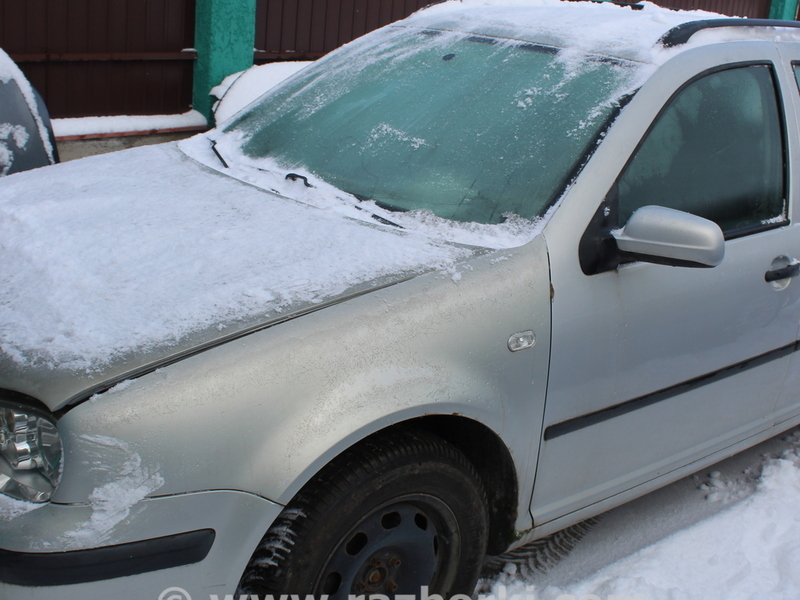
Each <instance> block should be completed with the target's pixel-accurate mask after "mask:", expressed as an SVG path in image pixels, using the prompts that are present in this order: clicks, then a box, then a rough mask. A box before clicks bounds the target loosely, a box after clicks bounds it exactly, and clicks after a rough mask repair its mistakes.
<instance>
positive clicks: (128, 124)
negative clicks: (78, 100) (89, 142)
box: [53, 110, 207, 137]
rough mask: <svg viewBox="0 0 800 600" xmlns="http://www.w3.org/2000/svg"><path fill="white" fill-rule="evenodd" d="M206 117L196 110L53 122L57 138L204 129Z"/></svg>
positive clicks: (57, 120)
mask: <svg viewBox="0 0 800 600" xmlns="http://www.w3.org/2000/svg"><path fill="white" fill-rule="evenodd" d="M206 125H207V122H206V118H205V117H204V116H203V115H202V114H200V113H199V112H198V111H196V110H190V111H188V112H185V113H182V114H180V115H118V116H113V117H74V118H68V119H53V131H54V132H55V134H56V136H58V137H70V136H82V135H96V134H103V133H132V132H141V133H149V132H153V131H160V130H164V129H184V128H192V127H205V126H206Z"/></svg>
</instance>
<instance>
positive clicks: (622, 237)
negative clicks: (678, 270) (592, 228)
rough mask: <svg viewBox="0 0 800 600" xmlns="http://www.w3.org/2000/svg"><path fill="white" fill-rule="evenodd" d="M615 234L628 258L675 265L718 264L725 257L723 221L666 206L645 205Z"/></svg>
mask: <svg viewBox="0 0 800 600" xmlns="http://www.w3.org/2000/svg"><path fill="white" fill-rule="evenodd" d="M611 235H612V236H613V237H614V240H615V241H616V243H617V248H618V249H619V250H620V252H621V253H623V254H624V258H627V257H631V258H633V259H635V260H639V261H643V262H650V263H656V264H663V265H670V266H675V267H716V266H717V265H719V264H720V263H721V262H722V259H723V258H724V257H725V238H724V236H723V234H722V230H721V229H720V228H719V225H717V224H716V223H714V222H713V221H709V220H708V219H704V218H703V217H698V216H696V215H692V214H689V213H686V212H683V211H680V210H675V209H672V208H666V207H664V206H643V207H642V208H640V209H638V210H637V211H635V212H634V213H633V214H632V215H631V217H630V219H628V222H627V223H626V225H625V227H623V228H622V229H619V230H616V231H612V232H611Z"/></svg>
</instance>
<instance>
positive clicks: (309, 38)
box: [256, 0, 433, 62]
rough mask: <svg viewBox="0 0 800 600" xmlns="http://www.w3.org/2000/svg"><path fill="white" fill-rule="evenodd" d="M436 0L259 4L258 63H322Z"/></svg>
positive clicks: (263, 0)
mask: <svg viewBox="0 0 800 600" xmlns="http://www.w3.org/2000/svg"><path fill="white" fill-rule="evenodd" d="M432 2H433V0H258V2H257V8H256V49H257V52H256V61H257V62H264V61H267V60H274V59H283V60H286V59H294V60H305V59H315V58H319V57H320V56H322V55H323V54H325V53H326V52H330V51H331V50H333V49H334V48H338V47H339V46H341V45H342V44H345V43H347V42H349V41H350V40H353V39H355V38H357V37H359V36H361V35H364V34H365V33H367V32H368V31H372V30H373V29H377V28H378V27H382V26H383V25H387V24H389V23H391V22H393V21H397V20H398V19H402V18H403V17H406V16H408V15H410V14H411V13H412V12H414V11H415V10H418V9H420V8H422V7H424V6H427V5H428V4H431V3H432Z"/></svg>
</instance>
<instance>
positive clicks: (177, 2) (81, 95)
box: [0, 0, 195, 117]
mask: <svg viewBox="0 0 800 600" xmlns="http://www.w3.org/2000/svg"><path fill="white" fill-rule="evenodd" d="M194 11H195V6H194V0H0V47H2V48H3V49H4V50H5V51H6V52H8V53H9V54H10V55H11V57H12V58H13V59H14V60H16V61H17V62H18V63H19V65H20V67H21V68H22V70H23V71H24V72H25V74H26V75H27V76H28V78H29V79H30V80H31V82H32V83H33V85H34V86H35V87H36V88H37V89H38V90H39V92H40V93H41V94H42V95H43V96H44V98H45V101H46V103H47V106H48V107H49V109H50V112H51V115H52V116H54V117H81V116H89V115H121V114H134V115H135V114H140V115H142V114H169V113H182V112H185V111H187V110H189V108H190V105H191V100H192V98H191V95H192V67H193V59H194V54H193V53H191V52H182V50H183V49H184V48H191V47H192V46H193V45H194Z"/></svg>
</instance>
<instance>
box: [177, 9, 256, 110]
mask: <svg viewBox="0 0 800 600" xmlns="http://www.w3.org/2000/svg"><path fill="white" fill-rule="evenodd" d="M255 32H256V0H197V5H196V16H195V34H194V40H195V41H194V43H195V48H196V49H197V61H196V63H195V66H194V86H193V89H192V100H193V106H194V108H195V110H198V111H200V112H201V113H202V114H203V115H204V116H205V117H206V118H207V119H208V121H209V123H211V99H210V98H209V96H208V93H209V91H211V88H212V87H214V86H215V85H217V84H218V83H219V82H221V81H222V80H223V79H224V78H225V77H226V76H228V75H230V74H231V73H236V72H237V71H242V70H243V69H247V68H248V67H250V66H252V65H253V45H254V44H255Z"/></svg>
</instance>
